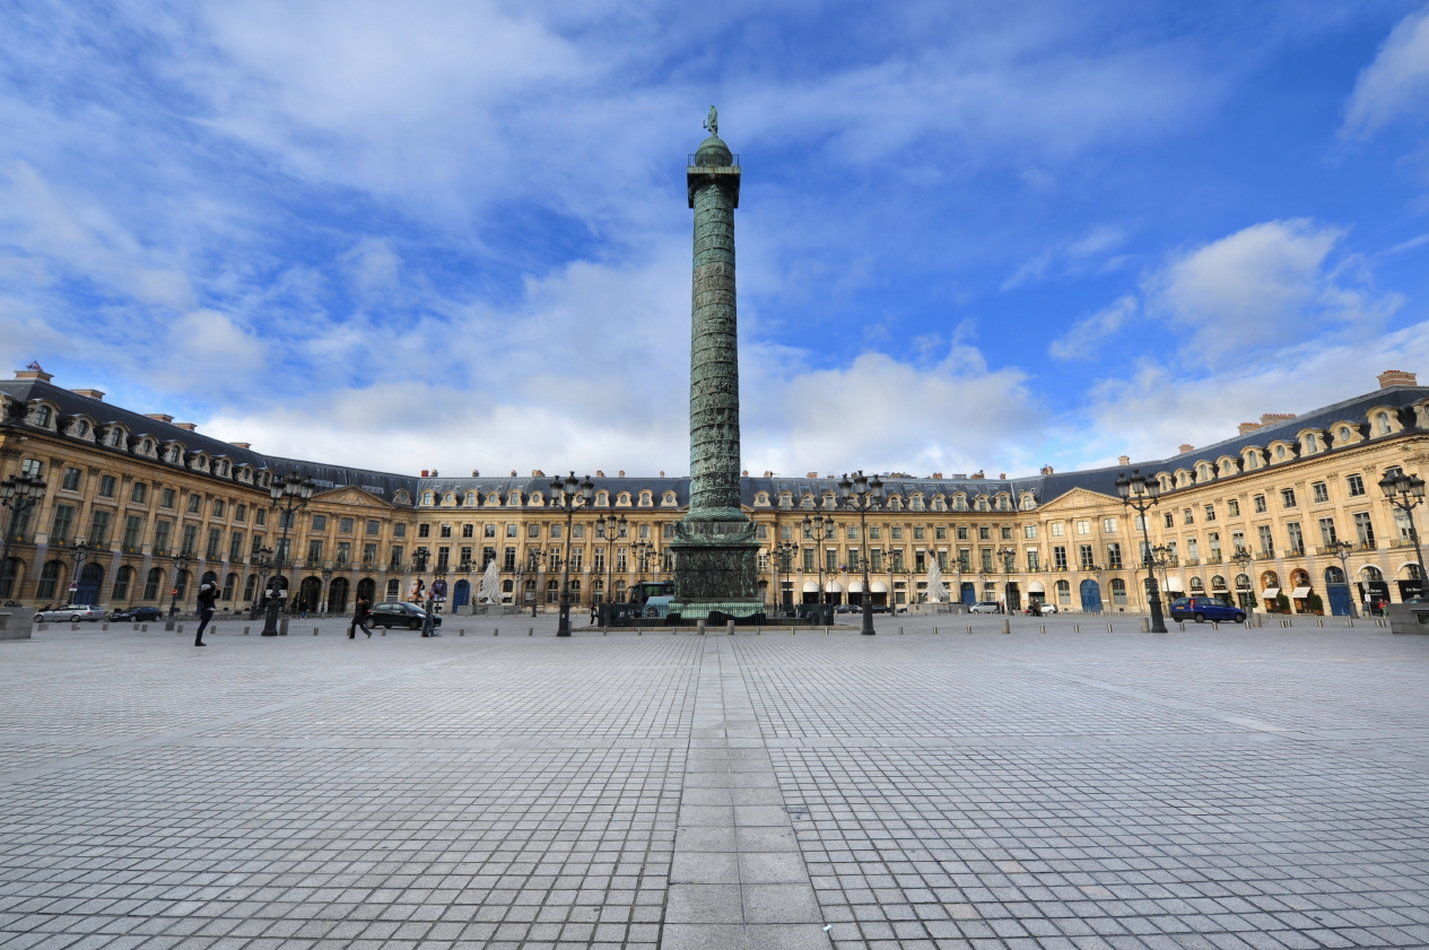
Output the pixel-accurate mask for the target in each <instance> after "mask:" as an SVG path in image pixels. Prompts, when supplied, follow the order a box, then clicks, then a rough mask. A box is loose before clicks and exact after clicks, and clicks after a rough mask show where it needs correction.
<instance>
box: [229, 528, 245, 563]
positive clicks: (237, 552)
mask: <svg viewBox="0 0 1429 950" xmlns="http://www.w3.org/2000/svg"><path fill="white" fill-rule="evenodd" d="M228 559H229V560H230V561H241V560H243V532H242V531H235V532H233V533H232V534H230V535H229V536H228Z"/></svg>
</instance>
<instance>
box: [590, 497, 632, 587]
mask: <svg viewBox="0 0 1429 950" xmlns="http://www.w3.org/2000/svg"><path fill="white" fill-rule="evenodd" d="M596 524H598V525H600V528H601V531H602V532H604V534H605V593H604V595H603V596H602V597H601V599H602V600H603V601H605V602H606V603H610V602H612V601H613V600H614V598H612V597H611V595H610V594H611V586H610V585H611V583H612V579H611V572H612V569H613V568H614V567H615V541H616V539H617V538H618V537H620V534H621V532H623V531H624V530H625V526H626V524H627V522H626V520H625V516H624V515H621V516H620V517H618V518H617V517H616V516H615V515H614V514H607V515H604V516H602V517H600V518H597V519H596Z"/></svg>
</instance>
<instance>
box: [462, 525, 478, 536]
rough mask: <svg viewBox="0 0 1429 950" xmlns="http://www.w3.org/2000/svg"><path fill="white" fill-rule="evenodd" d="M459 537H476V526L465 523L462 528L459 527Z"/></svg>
mask: <svg viewBox="0 0 1429 950" xmlns="http://www.w3.org/2000/svg"><path fill="white" fill-rule="evenodd" d="M461 536H462V537H463V538H474V537H476V525H474V524H472V523H471V522H467V523H466V524H464V525H462V526H461Z"/></svg>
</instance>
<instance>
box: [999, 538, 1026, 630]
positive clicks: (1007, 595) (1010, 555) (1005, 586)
mask: <svg viewBox="0 0 1429 950" xmlns="http://www.w3.org/2000/svg"><path fill="white" fill-rule="evenodd" d="M997 555H998V557H1000V558H1002V572H1003V573H1004V574H1007V575H1009V576H1010V575H1011V574H1012V569H1013V567H1015V566H1016V564H1017V549H1016V548H1003V549H1002V550H1001V551H998V552H997ZM1011 586H1012V581H1010V580H1007V579H1005V578H1004V579H1003V582H1002V609H1003V612H1004V613H1008V614H1010V613H1012V592H1011V589H1010V588H1011ZM1018 606H1021V604H1020V603H1019V605H1018Z"/></svg>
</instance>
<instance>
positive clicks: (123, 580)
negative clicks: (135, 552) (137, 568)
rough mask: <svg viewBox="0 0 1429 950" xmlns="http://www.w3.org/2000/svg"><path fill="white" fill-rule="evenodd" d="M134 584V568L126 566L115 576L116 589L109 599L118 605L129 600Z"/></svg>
mask: <svg viewBox="0 0 1429 950" xmlns="http://www.w3.org/2000/svg"><path fill="white" fill-rule="evenodd" d="M133 583H134V568H132V567H130V566H129V565H128V564H125V565H124V566H123V567H121V568H120V569H119V570H118V571H116V572H115V574H114V589H113V590H112V591H111V592H110V594H109V599H110V600H112V601H115V602H116V603H118V602H122V601H125V600H128V599H129V588H130V586H131V585H133Z"/></svg>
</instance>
